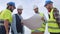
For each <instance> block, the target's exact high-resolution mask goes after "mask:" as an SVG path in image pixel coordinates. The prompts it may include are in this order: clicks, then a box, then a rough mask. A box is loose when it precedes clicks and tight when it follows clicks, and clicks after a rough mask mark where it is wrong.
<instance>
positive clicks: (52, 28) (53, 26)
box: [48, 9, 60, 33]
mask: <svg viewBox="0 0 60 34" xmlns="http://www.w3.org/2000/svg"><path fill="white" fill-rule="evenodd" d="M53 10H54V9H52V10H51V12H50V18H49V20H48V31H49V32H52V33H60V29H59V26H58V24H57V22H56V20H55V19H54V16H53Z"/></svg>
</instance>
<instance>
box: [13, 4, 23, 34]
mask: <svg viewBox="0 0 60 34" xmlns="http://www.w3.org/2000/svg"><path fill="white" fill-rule="evenodd" d="M22 11H23V7H22V6H21V5H19V6H18V7H17V12H18V13H17V14H15V15H13V23H12V30H13V33H14V34H24V31H23V23H22V19H23V18H22V16H21V14H22Z"/></svg>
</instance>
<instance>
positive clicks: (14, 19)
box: [11, 15, 17, 34]
mask: <svg viewBox="0 0 60 34" xmlns="http://www.w3.org/2000/svg"><path fill="white" fill-rule="evenodd" d="M12 18H13V20H12V24H11V28H12V30H13V32H14V34H17V30H16V18H15V15H13V17H12Z"/></svg>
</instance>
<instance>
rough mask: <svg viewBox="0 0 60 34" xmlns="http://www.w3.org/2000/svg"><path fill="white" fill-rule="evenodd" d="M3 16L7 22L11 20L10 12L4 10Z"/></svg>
mask: <svg viewBox="0 0 60 34" xmlns="http://www.w3.org/2000/svg"><path fill="white" fill-rule="evenodd" d="M3 18H4V20H5V19H8V20H9V22H12V14H11V12H8V11H5V12H4V13H3Z"/></svg>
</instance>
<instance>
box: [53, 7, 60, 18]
mask: <svg viewBox="0 0 60 34" xmlns="http://www.w3.org/2000/svg"><path fill="white" fill-rule="evenodd" d="M53 15H54V18H55V19H56V18H58V16H59V10H58V9H56V8H54V12H53Z"/></svg>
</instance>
